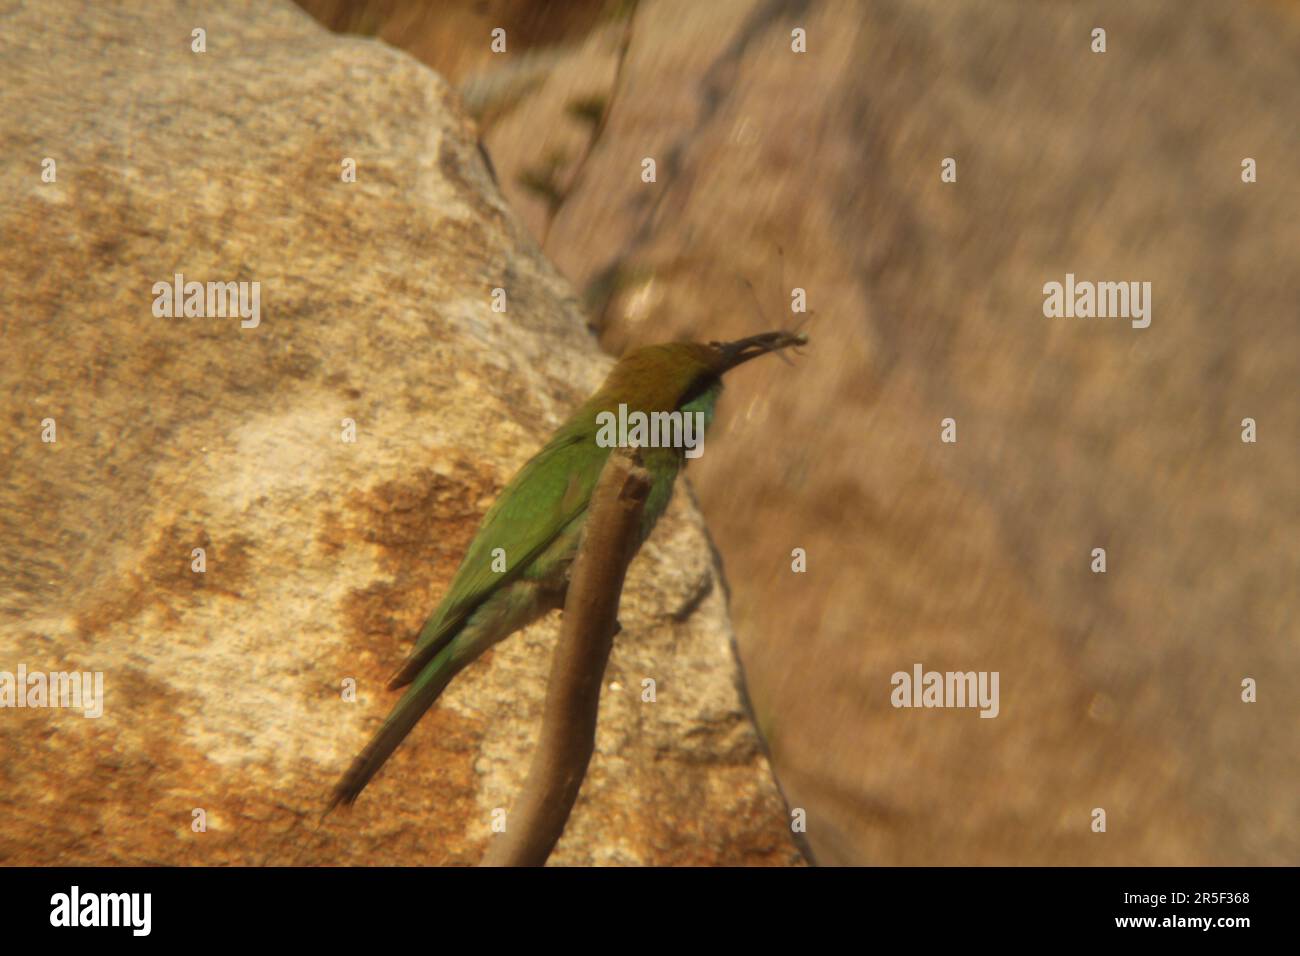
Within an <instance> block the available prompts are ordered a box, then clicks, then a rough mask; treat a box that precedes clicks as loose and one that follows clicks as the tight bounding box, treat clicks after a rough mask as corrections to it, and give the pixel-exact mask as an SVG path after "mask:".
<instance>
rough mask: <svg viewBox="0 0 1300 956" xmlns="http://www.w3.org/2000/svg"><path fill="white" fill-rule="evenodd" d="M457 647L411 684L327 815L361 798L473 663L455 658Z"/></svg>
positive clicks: (359, 757)
mask: <svg viewBox="0 0 1300 956" xmlns="http://www.w3.org/2000/svg"><path fill="white" fill-rule="evenodd" d="M454 643H455V642H453V644H449V645H447V646H446V647H444V648H443V649H442V650H441V651H439V652H438V654H437V655H436V656H435V657H434V658H433V660H431V661H429V663H428V664H426V665H425V667H424V670H422V671H421V672H420V675H419V676H418V677H417V678H416V679H415V682H414V683H413V684H411V687H410V689H409V690H407V692H406V693H405V694H403V695H402V699H401V700H399V701H398V702H397V705H396V706H395V707H394V708H393V710H392V712H391V713H390V714H389V715H388V719H386V720H385V721H384V724H383V726H382V727H380V728H379V732H378V733H376V734H375V736H374V737H372V738H371V739H370V743H368V744H366V746H365V749H364V750H362V751H361V753H359V754H358V755H357V758H356V759H355V760H353V761H352V766H350V767H349V768H348V770H347V773H345V774H343V776H342V777H341V778H340V779H339V782H338V783H337V784H336V785H335V787H334V793H333V795H332V796H331V797H330V802H329V806H328V807H326V809H325V812H326V813H329V811H330V810H333V809H334V808H335V807H336V806H338V805H339V804H340V803H351V802H352V801H353V800H355V799H356V798H357V796H358V795H359V794H360V793H361V791H362V790H363V789H365V786H366V784H367V783H369V782H370V778H371V777H373V776H374V775H375V774H376V773H377V772H378V771H379V768H380V767H382V766H383V765H384V761H385V760H387V759H388V758H389V756H391V755H392V753H393V751H394V750H396V749H397V745H398V744H400V743H401V742H402V741H403V740H404V739H405V738H406V735H407V734H409V733H410V732H411V728H413V727H414V726H415V725H416V724H417V723H419V720H420V718H421V717H423V716H424V712H425V711H426V710H428V709H429V707H430V706H431V705H432V704H433V702H434V701H435V700H437V699H438V695H439V694H441V693H442V692H443V690H444V689H445V688H446V687H447V685H448V684H450V683H451V679H452V678H453V677H455V676H456V675H457V674H458V673H459V672H460V670H461V669H462V668H463V667H464V666H465V665H466V664H468V663H469V662H470V660H472V659H473V658H472V656H465V655H457V654H455V653H454V650H455V648H454Z"/></svg>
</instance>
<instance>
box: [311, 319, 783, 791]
mask: <svg viewBox="0 0 1300 956" xmlns="http://www.w3.org/2000/svg"><path fill="white" fill-rule="evenodd" d="M773 336H785V334H784V333H770V334H769V336H766V337H765V336H756V337H754V338H753V339H747V340H743V343H754V342H757V340H759V339H767V338H771V337H773ZM786 339H789V341H787V340H786ZM743 343H734V344H733V345H731V346H721V345H717V344H711V345H697V344H694V343H674V344H671V345H659V346H650V347H648V348H643V349H638V350H637V351H635V352H632V353H630V354H629V355H627V356H625V357H624V358H623V359H622V360H620V361H619V363H618V364H617V365H616V366H615V367H614V369H613V370H612V371H611V373H610V375H609V377H608V378H607V379H606V381H605V384H604V385H603V386H602V387H601V389H600V390H599V391H598V392H596V393H595V394H594V395H592V396H591V398H589V399H588V400H587V401H586V402H584V403H583V404H582V405H581V406H580V407H579V408H578V409H577V410H576V411H575V412H574V414H573V415H572V417H570V418H569V420H568V421H567V422H565V423H564V424H563V425H562V426H561V427H560V428H559V429H558V430H557V431H556V432H555V433H554V435H552V436H551V439H550V441H548V442H547V443H546V445H545V446H544V447H543V448H542V449H541V451H539V452H538V453H537V454H536V455H534V456H533V457H532V458H531V459H530V460H529V461H528V462H527V463H526V464H525V465H524V466H523V467H522V468H521V469H520V470H519V471H518V472H517V473H516V474H515V476H514V477H513V478H512V479H511V480H510V482H509V483H508V484H507V485H506V487H505V488H504V489H503V490H502V492H501V495H500V497H499V498H498V499H497V501H496V503H495V504H494V505H493V506H492V507H491V509H489V511H488V513H487V514H486V515H485V516H484V518H483V523H482V525H481V526H480V528H479V531H478V534H477V535H476V536H475V538H474V540H473V542H472V543H471V544H470V546H469V550H468V551H467V552H466V554H465V558H464V560H463V561H462V562H461V565H460V568H459V569H458V570H457V572H456V575H455V577H454V578H453V579H452V582H451V585H450V587H449V588H448V590H447V594H446V595H445V596H444V598H443V600H442V602H441V603H440V604H439V605H438V607H437V608H436V609H435V610H434V611H433V613H432V614H431V615H430V616H429V618H428V620H427V622H426V623H425V625H424V627H423V628H422V629H421V631H420V634H419V637H418V638H417V639H416V644H415V648H414V649H413V650H412V652H411V655H410V657H409V658H408V659H407V661H406V663H404V664H403V665H402V667H401V668H400V669H399V670H398V671H397V673H395V674H394V675H393V677H392V679H391V680H390V683H389V686H390V687H394V688H395V687H402V686H406V685H408V684H409V685H410V686H409V687H407V689H406V691H405V693H404V694H403V695H402V697H401V699H400V700H398V702H397V704H396V705H395V706H394V708H393V710H392V712H391V713H390V714H389V716H388V718H387V720H385V722H384V724H383V725H382V726H381V727H380V729H379V731H378V732H377V733H376V735H375V736H374V738H373V739H372V740H371V741H370V743H369V744H367V746H366V748H365V749H364V750H363V751H362V752H361V754H360V755H359V756H358V757H357V758H356V760H355V761H353V763H352V766H351V768H350V769H349V770H348V772H347V773H346V774H345V775H344V776H343V778H342V779H341V780H340V781H339V783H338V785H337V787H336V788H335V791H334V796H333V800H332V801H331V803H330V806H334V805H335V804H337V803H339V802H344V803H350V802H351V801H352V800H354V799H356V796H357V795H358V794H359V793H360V792H361V790H362V788H364V787H365V785H366V783H367V782H369V780H370V778H371V777H372V776H373V775H374V773H375V772H376V771H377V770H378V769H379V767H380V766H382V765H383V763H384V761H385V760H386V759H387V758H388V756H389V755H390V754H391V753H392V752H393V750H394V749H396V747H397V745H398V744H400V743H401V741H402V739H403V738H404V737H405V736H406V735H407V734H408V733H409V732H410V730H411V728H412V727H414V726H415V724H416V723H417V722H418V721H419V719H420V717H421V716H422V715H423V714H424V712H425V711H426V710H427V709H428V708H429V706H430V704H432V703H433V701H434V700H435V699H436V698H437V697H438V695H439V694H440V693H442V691H443V689H444V688H445V687H446V686H447V684H448V683H450V682H451V680H452V678H453V677H455V675H456V674H457V673H459V671H460V670H461V669H462V668H464V667H465V666H466V665H468V664H469V663H470V662H472V661H473V660H474V659H475V658H477V657H478V656H479V655H480V654H482V653H483V651H485V650H487V649H488V648H489V647H491V646H492V645H493V644H495V643H496V642H497V641H499V640H501V639H503V638H505V637H507V636H509V635H510V634H512V633H514V632H515V631H517V630H519V629H520V628H522V627H524V626H526V625H528V624H529V623H531V622H532V621H534V620H536V619H537V618H539V617H541V616H542V615H544V614H546V613H547V612H548V611H550V610H552V609H555V608H558V607H562V606H563V603H564V595H565V590H566V588H567V585H568V573H569V567H570V565H571V564H572V563H573V559H574V557H575V556H576V554H577V550H578V543H579V540H580V537H581V531H582V525H583V522H584V521H585V519H586V513H587V505H588V502H589V501H590V499H591V494H592V490H593V488H594V487H595V484H596V480H597V479H598V478H599V477H600V472H601V469H602V468H603V467H604V465H605V461H606V459H607V458H608V456H609V453H610V449H609V448H607V447H602V446H601V445H600V444H598V443H597V441H596V436H597V432H598V418H597V416H598V415H599V414H600V413H601V412H605V411H609V412H614V411H616V410H617V409H618V406H619V405H620V404H624V405H627V407H628V410H629V411H643V412H645V413H647V414H649V413H652V412H657V411H684V412H689V413H693V412H702V413H703V414H704V422H705V425H706V427H707V424H708V423H709V422H710V421H712V418H713V410H714V405H715V403H716V401H717V398H718V395H719V394H720V393H721V391H722V381H721V376H722V373H723V372H725V371H726V370H727V369H728V368H730V367H732V366H734V365H736V364H739V363H740V362H741V361H745V360H746V359H748V358H752V357H753V356H754V355H757V354H763V352H765V351H772V350H774V349H775V348H784V347H785V346H786V345H789V344H800V342H799V341H798V340H797V339H791V338H790V337H788V336H786V337H785V338H783V339H781V340H780V341H779V342H777V343H775V344H768V343H764V346H763V347H762V348H761V349H760V350H758V351H754V352H753V353H752V354H748V353H744V354H742V353H741V352H740V351H736V349H735V347H736V346H738V345H741V344H743ZM751 347H752V348H758V346H751ZM728 349H732V350H733V351H731V352H728V351H727V350H728ZM641 457H642V464H643V466H644V467H645V468H646V470H647V471H648V472H649V474H650V477H651V479H652V483H651V489H650V493H649V495H648V497H647V500H646V503H645V507H644V510H643V512H642V515H643V518H642V527H641V540H642V541H644V540H645V538H646V537H648V536H649V534H650V532H651V530H652V529H653V528H654V525H655V523H656V522H657V521H658V520H659V517H660V516H661V515H662V514H663V512H664V511H665V509H666V508H667V507H668V502H669V500H670V499H671V497H672V490H673V483H674V481H675V479H676V477H677V473H678V471H680V470H681V467H682V464H683V459H684V456H683V449H680V448H643V449H642V450H641ZM497 549H501V552H504V557H505V566H506V569H505V571H500V570H499V567H500V564H499V562H498V563H497V568H495V569H494V567H493V563H494V558H495V557H497V556H498V555H499V554H500V552H498V550H497Z"/></svg>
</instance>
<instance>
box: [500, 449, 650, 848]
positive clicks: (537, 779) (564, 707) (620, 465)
mask: <svg viewBox="0 0 1300 956" xmlns="http://www.w3.org/2000/svg"><path fill="white" fill-rule="evenodd" d="M649 493H650V476H649V474H648V473H647V472H646V471H645V469H644V468H642V467H640V463H639V458H638V456H637V454H636V452H635V451H634V450H632V449H623V448H616V449H614V450H613V451H612V452H611V453H610V456H609V460H608V461H607V462H606V463H605V467H604V469H603V470H602V471H601V474H600V478H599V480H598V481H597V482H596V487H595V489H594V490H593V491H592V495H591V505H590V507H589V508H588V511H587V524H586V528H585V530H584V531H583V537H582V543H581V545H580V546H579V547H578V556H577V558H576V559H575V560H574V562H573V572H572V575H571V576H570V579H569V593H568V596H567V598H566V600H565V604H564V623H563V625H562V626H561V629H560V639H559V641H558V642H557V643H556V645H555V657H554V658H553V661H552V664H551V679H550V684H549V685H548V687H547V690H546V706H545V710H544V711H543V713H542V732H541V736H540V738H539V740H538V741H537V749H536V751H535V753H534V754H533V762H532V766H531V767H530V768H529V771H528V780H527V781H526V782H525V784H524V789H523V792H522V793H521V794H520V795H519V799H518V801H517V804H516V806H515V809H514V810H513V811H511V813H510V815H509V816H508V818H507V823H506V830H505V832H504V833H501V834H497V835H496V836H494V837H493V843H492V845H491V847H490V848H489V849H488V852H487V854H486V855H485V856H484V857H483V863H482V865H483V866H542V865H543V864H545V863H546V859H547V857H549V856H550V855H551V851H552V850H553V849H554V848H555V844H556V841H558V840H559V839H560V834H561V833H563V832H564V825H565V824H566V823H567V822H568V820H569V813H570V811H571V810H572V809H573V804H574V802H575V801H576V800H577V799H578V790H579V789H580V788H581V787H582V780H583V777H585V776H586V774H587V764H588V763H589V762H590V761H591V754H592V751H593V750H594V749H595V746H596V714H597V711H598V709H599V706H600V690H601V687H602V685H603V684H604V679H605V665H606V663H607V662H608V661H609V652H610V648H612V647H613V644H614V635H615V634H616V633H617V632H618V628H619V625H618V602H619V597H620V595H621V594H622V593H623V577H624V575H625V574H626V573H627V565H628V562H629V561H631V560H632V555H633V554H634V553H635V552H636V546H637V542H638V539H639V535H640V525H641V512H642V510H643V509H644V508H645V502H646V496H647V495H649Z"/></svg>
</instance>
